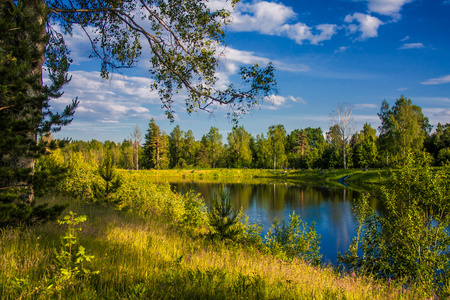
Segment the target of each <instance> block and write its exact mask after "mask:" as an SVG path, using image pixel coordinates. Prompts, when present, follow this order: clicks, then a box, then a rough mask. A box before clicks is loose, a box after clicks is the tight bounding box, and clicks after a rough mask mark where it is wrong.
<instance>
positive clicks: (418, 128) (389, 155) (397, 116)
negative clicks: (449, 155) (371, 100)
mask: <svg viewBox="0 0 450 300" xmlns="http://www.w3.org/2000/svg"><path fill="white" fill-rule="evenodd" d="M378 116H379V117H380V120H381V126H380V127H379V128H378V130H379V131H380V136H379V138H380V143H381V145H382V147H381V149H382V150H383V151H384V153H385V155H386V162H385V163H386V165H389V166H390V165H395V164H403V165H404V164H405V163H406V162H405V159H406V156H407V153H408V152H409V151H412V152H414V153H417V152H420V151H421V150H422V148H423V143H424V140H425V138H426V137H427V136H428V134H429V132H430V130H431V126H430V125H429V122H428V118H427V117H425V116H424V115H423V113H422V109H421V108H420V107H419V106H417V105H413V104H412V101H411V99H407V98H405V97H404V96H401V97H400V98H399V99H397V100H396V101H395V104H394V105H393V106H392V107H391V108H389V104H388V103H387V102H386V100H384V101H383V103H382V105H381V110H380V113H379V114H378ZM389 159H390V160H391V161H389Z"/></svg>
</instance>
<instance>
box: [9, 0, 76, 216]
mask: <svg viewBox="0 0 450 300" xmlns="http://www.w3.org/2000/svg"><path fill="white" fill-rule="evenodd" d="M44 10H45V7H43V6H42V5H40V4H38V3H35V2H34V1H26V2H25V1H14V2H13V1H1V2H0V120H1V121H0V206H1V210H2V214H3V216H4V218H3V219H2V223H3V224H12V223H20V222H24V223H28V222H37V221H39V220H46V219H47V217H46V216H45V210H43V211H40V212H39V209H41V210H42V208H43V207H41V208H39V207H35V206H34V201H33V200H34V185H35V183H36V182H35V181H36V177H35V176H34V175H35V173H34V162H35V158H36V157H39V156H40V155H43V154H45V153H47V152H48V151H49V150H51V149H54V148H55V147H56V146H57V144H56V142H55V141H53V140H52V139H46V138H45V137H48V136H49V135H50V134H51V133H52V132H56V131H58V130H59V129H60V128H61V126H64V125H67V124H68V123H70V121H71V120H72V116H73V113H74V109H75V107H76V106H77V101H76V100H74V101H73V102H72V104H71V105H69V106H67V107H66V109H65V110H64V111H63V112H62V113H56V112H54V111H52V110H50V106H49V101H50V99H51V98H58V97H60V96H61V93H60V89H61V87H62V86H63V85H64V84H65V83H67V82H68V81H69V78H68V77H67V76H66V75H65V71H66V70H67V68H68V64H67V56H66V54H67V51H66V49H65V48H64V47H62V46H60V44H59V43H60V40H59V39H58V37H57V36H48V35H47V34H46V32H45V22H46V18H45V16H44V15H43V14H42V12H43V11H44ZM47 43H49V46H47V47H46V45H47ZM57 48H58V49H57ZM45 53H47V59H45ZM43 65H45V67H46V69H47V70H48V75H49V82H50V84H49V85H43V81H42V76H41V70H42V66H43ZM39 136H41V137H44V138H43V139H41V141H40V142H39V143H38V137H39ZM54 208H55V209H56V206H55V207H54ZM35 212H36V213H39V216H38V215H36V214H35ZM49 215H53V216H54V217H56V216H57V214H56V215H55V214H54V213H53V212H50V211H49Z"/></svg>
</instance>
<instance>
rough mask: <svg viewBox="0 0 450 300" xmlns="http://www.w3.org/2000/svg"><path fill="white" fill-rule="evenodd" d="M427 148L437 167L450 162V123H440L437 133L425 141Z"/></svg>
mask: <svg viewBox="0 0 450 300" xmlns="http://www.w3.org/2000/svg"><path fill="white" fill-rule="evenodd" d="M425 148H426V149H427V151H428V152H429V153H431V154H432V155H433V157H434V159H435V162H436V164H437V165H440V164H445V163H446V162H447V161H448V160H450V155H449V154H450V123H447V124H445V125H442V124H441V123H438V125H437V127H436V131H435V132H433V133H432V134H431V136H430V137H428V138H427V139H426V140H425Z"/></svg>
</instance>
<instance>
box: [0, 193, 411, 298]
mask: <svg viewBox="0 0 450 300" xmlns="http://www.w3.org/2000/svg"><path fill="white" fill-rule="evenodd" d="M55 201H59V202H60V200H58V199H56V200H55ZM69 210H72V211H74V212H76V213H77V214H78V215H81V214H86V215H87V216H88V221H87V222H85V223H83V224H82V226H81V227H82V231H81V233H80V244H81V245H83V246H84V247H85V248H86V250H87V251H88V253H89V254H92V255H94V256H95V259H94V260H93V262H92V264H91V265H90V266H89V268H90V269H91V270H98V271H99V274H98V275H92V276H91V277H90V278H88V279H83V280H81V282H80V284H79V285H77V286H73V287H71V288H67V289H66V290H64V291H61V292H54V293H47V294H45V293H44V292H43V290H45V289H46V288H48V285H49V283H48V282H50V281H49V279H50V278H51V277H52V276H55V270H56V268H57V266H56V265H55V263H54V257H55V254H54V251H55V249H56V250H57V249H58V248H59V247H60V238H59V237H60V236H61V235H63V233H64V231H65V228H64V227H63V226H58V225H56V224H55V223H49V224H46V225H42V226H39V227H35V228H31V229H26V230H22V231H21V230H17V229H8V230H2V231H1V232H0V298H1V299H20V298H22V299H35V298H36V299H37V298H42V299H45V298H47V297H48V295H51V297H52V298H56V299H57V298H72V299H415V298H418V297H417V296H415V295H414V292H413V290H408V291H404V290H403V289H402V288H400V287H397V286H394V285H389V284H388V283H382V282H375V281H373V280H371V279H367V278H359V277H356V276H344V277H342V276H340V275H339V274H337V273H336V272H335V271H334V270H333V269H332V268H330V267H313V266H311V265H309V264H306V263H304V262H302V261H300V260H293V261H283V260H280V259H277V258H274V257H272V256H270V255H267V254H264V253H261V252H259V251H258V250H256V249H253V248H251V247H250V246H242V245H231V244H228V243H226V242H212V241H210V240H207V239H204V238H195V239H194V238H191V237H189V236H186V235H184V234H181V233H179V232H178V231H176V230H174V229H172V228H170V227H169V226H167V225H166V224H168V222H167V220H164V219H162V218H161V217H158V216H150V217H149V218H145V219H143V218H142V217H138V216H137V215H134V214H131V213H122V212H117V211H114V210H112V209H111V208H109V207H105V206H99V205H87V204H80V203H71V204H70V205H69V208H68V209H67V211H69ZM21 280H23V282H22V281H21ZM50 288H51V287H50Z"/></svg>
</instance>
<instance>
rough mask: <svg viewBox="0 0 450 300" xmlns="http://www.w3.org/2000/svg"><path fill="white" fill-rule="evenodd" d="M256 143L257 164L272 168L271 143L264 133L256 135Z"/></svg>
mask: <svg viewBox="0 0 450 300" xmlns="http://www.w3.org/2000/svg"><path fill="white" fill-rule="evenodd" d="M255 144H256V145H255V148H256V157H257V161H256V163H255V166H256V167H259V168H270V157H271V155H270V149H269V148H270V145H269V141H268V140H267V139H266V138H265V137H264V134H263V133H261V134H257V135H256V142H255Z"/></svg>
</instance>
